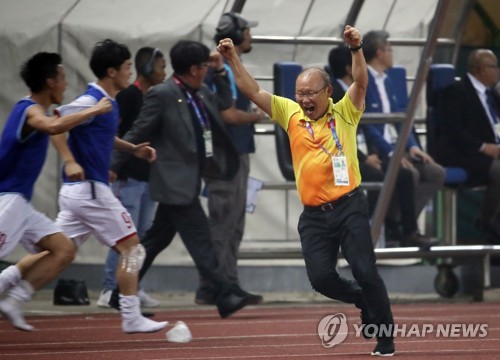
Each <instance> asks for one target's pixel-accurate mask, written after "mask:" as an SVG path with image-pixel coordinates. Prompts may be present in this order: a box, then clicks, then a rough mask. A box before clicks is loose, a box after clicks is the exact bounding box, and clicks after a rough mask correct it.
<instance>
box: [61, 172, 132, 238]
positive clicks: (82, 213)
mask: <svg viewBox="0 0 500 360" xmlns="http://www.w3.org/2000/svg"><path fill="white" fill-rule="evenodd" d="M93 184H94V185H93V189H92V182H90V181H83V182H79V183H74V184H64V185H63V186H62V188H61V191H60V192H59V208H60V211H59V214H57V219H56V224H57V225H59V226H60V227H61V228H62V230H63V231H64V233H65V234H66V235H67V236H68V237H69V238H71V239H73V241H74V242H75V244H76V245H77V246H80V245H81V244H83V243H84V242H85V240H87V238H88V237H89V235H90V234H93V235H94V236H95V237H96V238H97V240H99V242H100V243H102V244H103V245H106V246H109V247H112V246H115V245H116V243H117V242H119V241H120V240H123V239H125V238H128V237H131V236H133V235H135V234H136V233H137V230H136V228H135V225H134V223H133V221H132V218H131V217H130V214H129V213H128V211H127V210H126V209H125V208H124V207H123V205H122V204H121V203H120V201H119V200H118V199H117V198H116V197H115V196H114V195H113V192H112V191H111V189H110V187H109V186H107V185H105V184H102V183H99V182H93ZM93 197H95V198H94V199H93Z"/></svg>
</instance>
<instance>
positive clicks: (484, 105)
mask: <svg viewBox="0 0 500 360" xmlns="http://www.w3.org/2000/svg"><path fill="white" fill-rule="evenodd" d="M497 61H498V60H497V57H496V56H495V54H494V53H493V52H492V51H491V50H487V49H477V50H474V51H473V52H471V54H470V55H469V58H468V60H467V74H466V75H465V76H464V77H463V78H462V80H461V81H458V82H456V83H455V84H452V85H450V86H449V87H448V88H446V89H445V90H444V91H443V94H442V97H441V99H440V100H441V101H440V103H441V107H440V108H439V111H440V116H441V118H442V121H441V123H442V128H441V129H440V131H439V137H440V138H439V140H438V142H437V143H438V146H439V150H440V151H439V156H440V161H441V162H442V163H443V164H444V165H447V166H459V167H462V168H464V169H465V170H466V171H467V175H468V178H467V182H468V185H470V186H478V185H486V192H485V194H484V201H483V206H482V211H481V217H480V218H479V219H478V227H479V228H480V229H481V230H483V231H484V232H485V233H486V234H487V235H488V237H489V239H490V240H491V241H493V242H495V243H500V215H499V210H500V160H499V157H500V145H499V144H500V116H499V111H498V110H499V107H498V101H497V100H498V99H496V97H495V95H494V94H493V93H494V92H493V91H492V88H493V87H494V86H495V84H496V82H497V80H498V62H497Z"/></svg>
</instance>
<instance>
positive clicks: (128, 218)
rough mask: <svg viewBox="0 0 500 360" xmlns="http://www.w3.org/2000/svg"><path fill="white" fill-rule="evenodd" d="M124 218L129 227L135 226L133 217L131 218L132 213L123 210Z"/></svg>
mask: <svg viewBox="0 0 500 360" xmlns="http://www.w3.org/2000/svg"><path fill="white" fill-rule="evenodd" d="M122 219H123V221H124V222H125V224H127V229H131V228H132V226H133V223H132V219H131V218H130V215H129V214H128V213H126V212H125V211H124V212H122Z"/></svg>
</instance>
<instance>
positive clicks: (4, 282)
mask: <svg viewBox="0 0 500 360" xmlns="http://www.w3.org/2000/svg"><path fill="white" fill-rule="evenodd" d="M21 279H22V275H21V271H19V268H18V267H17V266H16V265H11V266H9V267H8V268H7V269H5V270H4V271H2V272H1V273H0V294H3V293H4V292H6V291H7V290H8V289H9V288H11V287H12V286H14V285H16V284H17V283H19V281H21Z"/></svg>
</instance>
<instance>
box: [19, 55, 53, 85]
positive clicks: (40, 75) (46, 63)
mask: <svg viewBox="0 0 500 360" xmlns="http://www.w3.org/2000/svg"><path fill="white" fill-rule="evenodd" d="M61 63H62V57H61V55H59V54H57V53H48V52H39V53H36V54H35V55H33V56H32V57H31V58H29V59H28V60H27V61H26V62H25V63H24V64H23V65H22V66H21V72H20V75H21V78H22V79H23V80H24V83H25V84H26V86H28V87H29V89H30V91H31V92H32V93H38V92H40V91H42V90H43V89H44V88H45V84H46V80H47V79H54V78H55V77H56V76H57V67H58V66H59V65H61Z"/></svg>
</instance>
